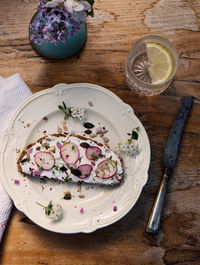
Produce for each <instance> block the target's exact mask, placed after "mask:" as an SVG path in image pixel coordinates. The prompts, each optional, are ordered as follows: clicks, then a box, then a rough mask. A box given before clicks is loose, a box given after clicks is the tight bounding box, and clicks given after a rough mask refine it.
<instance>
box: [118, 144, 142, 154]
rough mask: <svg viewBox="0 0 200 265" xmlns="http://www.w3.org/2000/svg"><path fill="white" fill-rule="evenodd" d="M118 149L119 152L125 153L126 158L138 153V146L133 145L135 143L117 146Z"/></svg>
mask: <svg viewBox="0 0 200 265" xmlns="http://www.w3.org/2000/svg"><path fill="white" fill-rule="evenodd" d="M118 148H119V150H120V151H121V152H123V153H125V154H126V155H128V156H135V155H137V154H138V153H139V148H138V145H135V143H132V142H131V143H129V142H127V143H125V144H121V143H119V144H118Z"/></svg>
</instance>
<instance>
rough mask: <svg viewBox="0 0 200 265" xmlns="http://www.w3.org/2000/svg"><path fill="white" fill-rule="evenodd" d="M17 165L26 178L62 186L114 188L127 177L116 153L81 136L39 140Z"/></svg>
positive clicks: (63, 136)
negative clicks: (84, 185) (50, 181)
mask: <svg viewBox="0 0 200 265" xmlns="http://www.w3.org/2000/svg"><path fill="white" fill-rule="evenodd" d="M17 164H18V170H19V172H21V173H23V174H25V175H30V176H34V177H39V178H41V179H46V178H47V179H52V180H58V181H62V182H75V183H82V182H84V183H88V184H99V185H108V186H115V185H119V184H120V183H121V181H122V180H123V177H124V170H123V165H122V160H121V158H120V157H119V156H118V154H117V153H116V152H114V151H112V150H110V149H109V148H108V147H107V146H105V145H103V144H101V143H97V142H96V141H94V140H92V139H89V138H86V137H83V136H80V135H69V136H66V135H64V134H52V135H47V136H45V137H43V138H40V139H38V140H37V141H36V142H35V143H32V144H29V145H28V146H27V148H26V149H25V150H23V151H22V153H21V155H20V157H19V159H18V161H17Z"/></svg>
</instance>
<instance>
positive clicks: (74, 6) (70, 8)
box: [64, 0, 84, 13]
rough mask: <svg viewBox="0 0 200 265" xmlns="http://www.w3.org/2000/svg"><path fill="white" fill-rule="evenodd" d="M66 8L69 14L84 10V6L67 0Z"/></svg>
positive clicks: (72, 0)
mask: <svg viewBox="0 0 200 265" xmlns="http://www.w3.org/2000/svg"><path fill="white" fill-rule="evenodd" d="M64 7H65V9H66V10H67V11H68V12H69V13H73V12H74V11H75V12H79V11H82V10H84V5H82V4H80V3H79V2H76V1H74V0H66V1H65V2H64Z"/></svg>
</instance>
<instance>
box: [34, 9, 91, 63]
mask: <svg viewBox="0 0 200 265" xmlns="http://www.w3.org/2000/svg"><path fill="white" fill-rule="evenodd" d="M36 16H37V13H35V15H34V16H33V18H32V20H31V22H30V23H32V22H34V19H35V18H36ZM69 30H71V28H70V27H69ZM86 35H87V30H86V25H85V23H82V24H81V25H80V30H79V31H78V32H76V33H75V34H74V35H73V37H66V39H65V40H66V43H63V42H61V41H59V42H58V44H57V45H55V44H53V43H51V42H50V41H48V40H46V39H43V40H42V43H41V44H37V43H35V42H34V41H33V40H30V42H31V44H32V46H33V48H34V49H35V50H36V51H37V52H39V53H40V54H41V55H43V56H45V57H48V58H52V59H63V58H67V57H70V56H72V55H74V54H75V53H76V52H78V51H79V50H80V49H81V47H82V46H83V45H84V43H85V41H86Z"/></svg>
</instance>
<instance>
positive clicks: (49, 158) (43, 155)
mask: <svg viewBox="0 0 200 265" xmlns="http://www.w3.org/2000/svg"><path fill="white" fill-rule="evenodd" d="M34 159H35V163H36V164H37V165H38V166H39V167H40V168H42V169H44V170H49V169H51V168H52V167H53V166H54V164H55V158H54V156H53V155H52V154H50V153H49V152H44V151H40V152H37V153H36V154H35V155H34Z"/></svg>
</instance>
